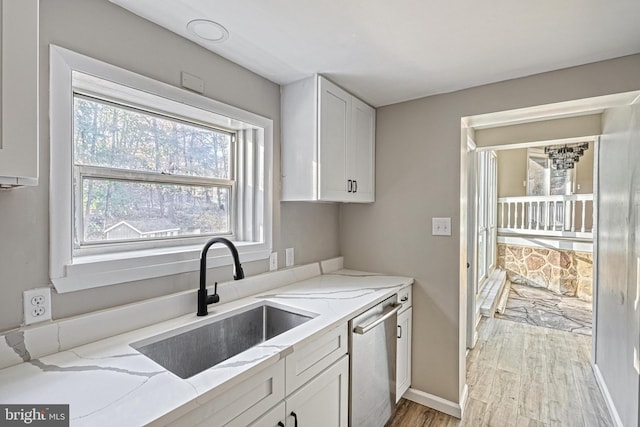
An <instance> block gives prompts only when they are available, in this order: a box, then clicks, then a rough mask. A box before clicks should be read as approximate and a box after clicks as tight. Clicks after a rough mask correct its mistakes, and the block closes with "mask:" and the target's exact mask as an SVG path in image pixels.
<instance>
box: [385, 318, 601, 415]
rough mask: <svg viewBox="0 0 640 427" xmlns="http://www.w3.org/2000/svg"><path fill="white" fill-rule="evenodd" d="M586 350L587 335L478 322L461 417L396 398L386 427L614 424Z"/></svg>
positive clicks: (501, 322) (588, 345) (505, 322)
mask: <svg viewBox="0 0 640 427" xmlns="http://www.w3.org/2000/svg"><path fill="white" fill-rule="evenodd" d="M590 352H591V337H588V336H584V335H578V334H572V333H569V332H565V331H560V330H555V329H547V328H542V327H538V326H531V325H527V324H523V323H516V322H511V321H508V320H502V319H495V318H494V319H488V318H483V320H482V321H481V323H480V326H479V328H478V343H477V344H476V347H475V348H474V349H473V350H472V351H470V352H469V354H468V356H467V385H468V386H469V398H468V400H467V406H466V408H465V413H464V417H463V419H462V420H458V419H457V418H454V417H451V416H449V415H446V414H443V413H441V412H438V411H435V410H433V409H430V408H426V407H424V406H422V405H419V404H417V403H413V402H410V401H408V400H405V399H402V400H401V401H400V402H399V403H398V406H397V408H396V414H395V416H394V418H393V419H392V420H391V421H389V423H387V427H431V426H433V427H440V426H444V427H463V426H471V427H480V426H491V427H503V426H504V427H521V426H527V427H534V426H535V427H538V426H540V427H543V426H545V427H546V426H554V427H555V426H558V427H560V426H562V427H573V426H576V427H609V426H613V424H612V422H611V419H610V418H609V413H608V411H607V407H606V404H605V402H604V399H603V398H602V394H601V393H600V390H599V389H598V385H597V384H596V380H595V377H594V375H593V371H592V370H591V365H590V362H589V359H590Z"/></svg>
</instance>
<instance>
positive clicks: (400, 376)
mask: <svg viewBox="0 0 640 427" xmlns="http://www.w3.org/2000/svg"><path fill="white" fill-rule="evenodd" d="M412 314H413V308H408V309H407V310H405V311H403V312H402V313H400V314H398V348H397V361H396V402H397V401H399V400H400V398H401V397H402V395H403V394H404V393H405V392H406V391H407V390H408V389H409V386H410V385H411V332H412V331H411V323H412V322H411V317H412Z"/></svg>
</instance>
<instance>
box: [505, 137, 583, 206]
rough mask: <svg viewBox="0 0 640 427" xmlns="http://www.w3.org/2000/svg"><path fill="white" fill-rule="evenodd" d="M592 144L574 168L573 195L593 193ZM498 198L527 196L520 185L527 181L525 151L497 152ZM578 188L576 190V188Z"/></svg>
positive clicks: (519, 149)
mask: <svg viewBox="0 0 640 427" xmlns="http://www.w3.org/2000/svg"><path fill="white" fill-rule="evenodd" d="M593 151H594V150H593V143H591V142H590V143H589V149H588V150H587V151H585V153H584V155H583V156H582V157H581V158H580V161H579V162H578V163H577V164H576V167H575V170H576V171H575V173H576V177H575V182H576V184H577V186H576V188H575V194H591V193H592V192H593ZM496 154H497V156H498V197H518V196H526V195H527V187H526V186H524V185H522V182H523V181H526V179H527V149H526V148H517V149H515V150H498V151H496ZM578 186H580V189H579V190H578V189H577V187H578Z"/></svg>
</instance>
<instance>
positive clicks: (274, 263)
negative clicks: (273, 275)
mask: <svg viewBox="0 0 640 427" xmlns="http://www.w3.org/2000/svg"><path fill="white" fill-rule="evenodd" d="M277 269H278V252H271V255H270V256H269V271H275V270H277Z"/></svg>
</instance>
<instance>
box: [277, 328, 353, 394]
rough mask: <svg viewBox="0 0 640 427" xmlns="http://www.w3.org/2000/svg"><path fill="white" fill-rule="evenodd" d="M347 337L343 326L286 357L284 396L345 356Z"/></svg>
mask: <svg viewBox="0 0 640 427" xmlns="http://www.w3.org/2000/svg"><path fill="white" fill-rule="evenodd" d="M347 337H348V334H347V325H346V324H344V325H341V326H339V327H337V328H335V329H333V330H331V331H329V332H327V333H326V334H324V335H323V336H321V337H320V338H318V339H316V340H315V341H313V342H311V343H309V344H307V345H305V346H304V347H302V348H301V349H299V350H296V351H294V352H293V353H291V354H290V355H289V356H287V358H286V359H285V362H286V363H285V372H286V374H285V383H286V394H287V395H289V394H290V393H292V392H293V391H294V390H296V389H297V388H298V387H300V386H301V385H303V384H304V383H306V382H307V381H309V380H310V379H312V378H313V377H315V376H316V375H318V374H319V373H320V372H322V371H323V370H325V369H326V368H328V367H329V366H330V365H331V364H332V363H333V362H335V361H336V360H338V359H339V358H340V357H341V356H342V355H343V354H346V353H347V351H348V350H347V349H348V344H347Z"/></svg>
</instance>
